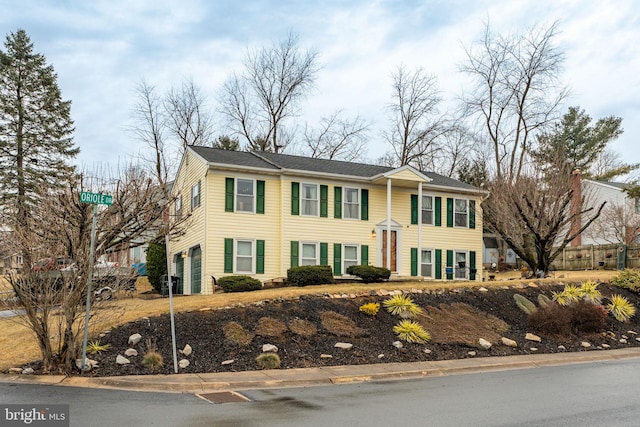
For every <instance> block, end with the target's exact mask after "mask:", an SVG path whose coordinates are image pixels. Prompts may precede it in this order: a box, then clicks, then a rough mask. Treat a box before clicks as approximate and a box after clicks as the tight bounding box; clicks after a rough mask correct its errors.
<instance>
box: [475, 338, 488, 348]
mask: <svg viewBox="0 0 640 427" xmlns="http://www.w3.org/2000/svg"><path fill="white" fill-rule="evenodd" d="M478 344H480V347H482V348H483V349H485V350H489V349H490V348H491V343H490V342H489V341H487V340H485V339H484V338H480V339H479V340H478Z"/></svg>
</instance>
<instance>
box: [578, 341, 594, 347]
mask: <svg viewBox="0 0 640 427" xmlns="http://www.w3.org/2000/svg"><path fill="white" fill-rule="evenodd" d="M580 345H581V346H582V347H584V348H589V347H591V343H588V342H586V341H582V342H581V343H580Z"/></svg>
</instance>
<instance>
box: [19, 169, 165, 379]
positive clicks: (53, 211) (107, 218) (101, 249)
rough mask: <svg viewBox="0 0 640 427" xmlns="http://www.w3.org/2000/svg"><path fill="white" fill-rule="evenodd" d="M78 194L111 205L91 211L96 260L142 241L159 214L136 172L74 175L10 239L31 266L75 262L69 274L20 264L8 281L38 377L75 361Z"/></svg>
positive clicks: (82, 230)
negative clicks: (109, 199) (51, 260)
mask: <svg viewBox="0 0 640 427" xmlns="http://www.w3.org/2000/svg"><path fill="white" fill-rule="evenodd" d="M86 190H90V191H92V192H104V193H108V194H112V195H113V204H112V205H110V206H102V207H101V208H100V209H99V211H98V218H97V224H98V225H97V230H98V233H97V236H96V237H97V240H96V247H95V255H96V257H99V256H101V255H102V254H104V253H106V252H107V251H108V250H109V249H110V248H113V247H116V246H117V245H119V244H121V243H122V242H125V241H134V240H136V239H138V238H140V237H142V236H144V235H145V233H146V232H148V230H149V229H150V228H151V227H153V226H154V225H155V224H157V223H158V221H159V220H160V219H161V218H162V216H163V215H164V212H165V209H164V207H163V205H162V204H161V203H162V200H163V197H164V196H163V193H162V191H158V186H157V185H156V184H155V183H154V182H153V180H152V179H151V178H149V177H147V176H146V175H145V174H144V173H143V172H141V171H140V170H139V169H135V168H134V169H127V170H126V171H124V174H123V175H122V176H121V177H117V178H114V179H109V180H97V179H88V178H87V177H86V175H84V176H83V175H78V176H74V177H70V179H69V184H68V185H67V186H66V187H64V188H60V189H58V190H57V191H55V192H49V193H47V194H46V197H42V198H41V199H40V200H41V204H40V206H39V209H38V210H37V212H38V215H34V216H33V217H32V221H33V223H32V224H30V225H31V227H29V228H26V229H24V230H28V231H26V232H25V231H24V230H16V231H15V232H13V233H11V239H12V245H13V246H15V247H20V248H22V250H23V251H24V252H28V253H29V254H30V258H31V259H39V258H43V257H51V256H56V255H61V254H64V255H65V256H67V257H69V258H72V259H73V260H74V263H75V264H74V265H75V269H73V270H71V271H68V272H66V274H65V273H63V272H62V271H60V270H55V269H54V270H53V271H50V272H41V271H36V270H35V269H34V268H32V266H31V265H26V266H25V268H24V271H23V274H22V275H21V276H12V277H11V285H12V287H13V290H14V291H15V293H16V295H17V297H18V300H19V302H20V305H21V306H22V308H23V309H24V315H23V316H22V317H21V318H22V320H23V321H24V322H25V323H26V324H27V325H28V326H29V327H30V329H31V330H32V331H33V333H34V334H35V337H36V340H37V341H38V345H39V347H40V351H41V354H42V360H43V364H44V369H45V371H55V372H70V371H71V369H72V368H73V365H74V362H75V360H76V359H77V358H78V357H79V354H78V352H79V346H78V344H79V341H80V338H81V335H80V334H79V333H78V331H79V330H80V329H81V326H82V324H83V323H82V322H81V320H80V319H81V318H82V315H83V314H84V310H85V308H84V307H83V302H84V301H85V300H86V296H87V292H88V289H87V278H88V276H89V271H90V256H89V255H90V247H89V246H90V241H91V238H90V233H91V222H92V211H93V207H92V206H91V205H89V204H85V203H81V202H80V192H82V191H86ZM43 196H45V195H44V194H43ZM44 273H47V274H44ZM112 285H114V286H117V284H112Z"/></svg>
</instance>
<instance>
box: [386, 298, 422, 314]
mask: <svg viewBox="0 0 640 427" xmlns="http://www.w3.org/2000/svg"><path fill="white" fill-rule="evenodd" d="M382 304H383V305H384V306H385V308H386V309H387V311H389V313H391V314H393V315H398V316H400V317H402V318H403V319H410V318H412V317H415V316H416V315H418V314H420V313H422V309H421V308H420V307H418V306H417V305H416V303H414V302H413V300H412V299H411V297H409V296H408V295H405V294H400V295H394V296H392V297H391V298H389V299H386V300H384V302H383V303H382Z"/></svg>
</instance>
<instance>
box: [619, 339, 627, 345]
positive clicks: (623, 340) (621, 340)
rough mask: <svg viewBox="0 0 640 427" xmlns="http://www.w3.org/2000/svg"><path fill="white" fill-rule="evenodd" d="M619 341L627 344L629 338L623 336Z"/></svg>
mask: <svg viewBox="0 0 640 427" xmlns="http://www.w3.org/2000/svg"><path fill="white" fill-rule="evenodd" d="M619 342H620V344H626V343H627V340H626V338H621V339H620V341H619Z"/></svg>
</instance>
